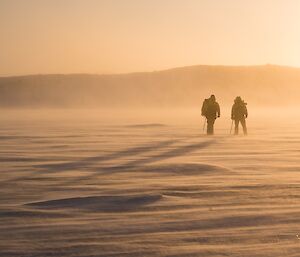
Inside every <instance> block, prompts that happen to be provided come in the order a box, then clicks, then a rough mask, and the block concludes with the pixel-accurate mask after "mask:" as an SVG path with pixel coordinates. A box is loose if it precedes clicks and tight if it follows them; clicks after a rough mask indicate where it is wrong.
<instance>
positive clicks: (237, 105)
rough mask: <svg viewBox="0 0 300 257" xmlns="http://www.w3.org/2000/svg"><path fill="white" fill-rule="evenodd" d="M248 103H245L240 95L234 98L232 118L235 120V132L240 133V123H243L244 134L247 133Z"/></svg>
mask: <svg viewBox="0 0 300 257" xmlns="http://www.w3.org/2000/svg"><path fill="white" fill-rule="evenodd" d="M246 105H247V103H245V102H244V101H243V100H242V98H241V97H240V96H237V97H236V98H235V100H234V104H233V106H232V109H231V119H232V120H234V124H235V127H234V134H235V135H238V134H239V123H241V124H242V127H243V132H244V135H247V126H246V118H247V117H248V110H247V106H246Z"/></svg>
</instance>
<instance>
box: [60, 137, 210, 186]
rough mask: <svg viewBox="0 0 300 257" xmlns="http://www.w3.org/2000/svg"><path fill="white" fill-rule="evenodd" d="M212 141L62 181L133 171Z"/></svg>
mask: <svg viewBox="0 0 300 257" xmlns="http://www.w3.org/2000/svg"><path fill="white" fill-rule="evenodd" d="M214 142H215V140H209V141H205V142H201V143H196V144H189V145H185V146H181V147H178V148H175V149H173V150H170V151H166V152H164V153H160V154H156V155H153V156H150V157H147V158H142V159H139V160H134V161H130V162H127V163H125V164H123V165H118V166H111V167H103V168H95V169H93V170H94V172H95V173H93V174H90V175H88V176H84V177H81V178H78V179H74V180H72V181H69V182H67V183H64V185H65V184H72V183H74V182H78V181H81V180H86V179H89V178H96V177H97V176H98V175H103V173H108V172H109V173H117V172H124V171H134V170H135V169H137V168H139V167H143V166H144V165H147V164H150V163H153V162H158V161H161V160H166V159H170V158H174V157H179V156H183V155H186V154H188V153H191V152H194V151H196V150H199V149H203V148H206V147H208V146H210V145H211V144H213V143H214ZM99 172H100V173H99Z"/></svg>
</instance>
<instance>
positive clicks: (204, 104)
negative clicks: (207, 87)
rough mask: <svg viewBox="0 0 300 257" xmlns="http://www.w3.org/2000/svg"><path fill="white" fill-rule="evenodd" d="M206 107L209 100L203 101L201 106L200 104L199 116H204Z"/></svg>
mask: <svg viewBox="0 0 300 257" xmlns="http://www.w3.org/2000/svg"><path fill="white" fill-rule="evenodd" d="M208 107H209V99H204V101H203V104H202V108H201V115H202V116H205V115H206V114H207V111H208Z"/></svg>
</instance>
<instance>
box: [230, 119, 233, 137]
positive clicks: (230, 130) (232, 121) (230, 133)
mask: <svg viewBox="0 0 300 257" xmlns="http://www.w3.org/2000/svg"><path fill="white" fill-rule="evenodd" d="M232 126H233V120H232V121H231V127H230V135H231V131H232Z"/></svg>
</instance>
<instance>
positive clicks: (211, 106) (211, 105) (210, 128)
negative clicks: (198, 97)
mask: <svg viewBox="0 0 300 257" xmlns="http://www.w3.org/2000/svg"><path fill="white" fill-rule="evenodd" d="M201 114H202V116H204V117H205V118H206V121H207V135H213V134H214V124H215V120H216V118H217V117H218V118H219V117H220V106H219V104H218V103H217V101H216V97H215V96H214V95H211V96H210V98H208V99H205V100H204V101H203V104H202V108H201Z"/></svg>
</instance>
